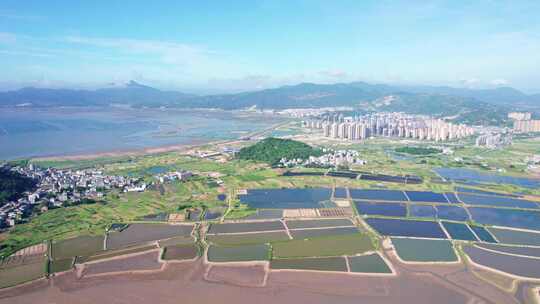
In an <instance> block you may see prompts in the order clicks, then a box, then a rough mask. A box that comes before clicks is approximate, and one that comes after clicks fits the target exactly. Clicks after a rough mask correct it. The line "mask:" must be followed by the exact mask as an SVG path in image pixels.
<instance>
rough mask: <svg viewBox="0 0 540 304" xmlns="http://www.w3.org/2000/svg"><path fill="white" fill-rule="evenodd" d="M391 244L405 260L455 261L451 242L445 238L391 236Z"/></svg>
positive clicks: (455, 257)
mask: <svg viewBox="0 0 540 304" xmlns="http://www.w3.org/2000/svg"><path fill="white" fill-rule="evenodd" d="M392 244H394V248H395V249H396V253H397V255H398V256H399V257H400V258H401V259H402V260H404V261H406V262H454V261H457V256H456V253H455V251H454V248H453V246H452V243H451V242H450V241H447V240H422V239H408V238H392ZM420 248H421V250H419V249H420Z"/></svg>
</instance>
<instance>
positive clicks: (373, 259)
mask: <svg viewBox="0 0 540 304" xmlns="http://www.w3.org/2000/svg"><path fill="white" fill-rule="evenodd" d="M347 259H348V260H349V267H350V269H351V272H357V273H392V270H390V267H388V265H387V264H386V262H385V261H384V260H383V259H382V258H381V256H380V255H379V254H378V253H372V254H367V255H360V256H351V257H347Z"/></svg>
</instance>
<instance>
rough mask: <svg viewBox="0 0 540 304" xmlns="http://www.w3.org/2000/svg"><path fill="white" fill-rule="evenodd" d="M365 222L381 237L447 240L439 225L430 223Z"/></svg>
mask: <svg viewBox="0 0 540 304" xmlns="http://www.w3.org/2000/svg"><path fill="white" fill-rule="evenodd" d="M366 222H367V223H368V224H369V225H370V226H371V227H373V229H375V230H377V232H378V233H379V234H381V235H388V236H410V237H419V238H436V239H446V238H447V237H446V234H445V233H444V231H443V230H442V229H441V226H439V223H437V222H432V221H417V220H400V219H382V218H368V219H366Z"/></svg>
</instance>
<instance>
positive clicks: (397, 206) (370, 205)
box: [354, 202, 407, 217]
mask: <svg viewBox="0 0 540 304" xmlns="http://www.w3.org/2000/svg"><path fill="white" fill-rule="evenodd" d="M354 204H355V206H356V210H358V213H360V214H367V215H383V216H399V217H406V216H407V205H406V204H404V203H380V202H354Z"/></svg>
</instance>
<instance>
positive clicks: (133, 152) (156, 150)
mask: <svg viewBox="0 0 540 304" xmlns="http://www.w3.org/2000/svg"><path fill="white" fill-rule="evenodd" d="M290 122H291V120H287V121H285V122H280V123H277V124H274V125H272V126H270V127H268V128H265V129H263V130H259V131H254V132H251V133H248V134H245V135H243V136H239V137H238V138H234V139H223V140H214V141H199V142H194V143H191V144H173V145H163V146H154V147H146V148H140V149H126V150H112V151H102V152H93V153H92V152H91V153H79V154H59V155H51V156H37V157H30V158H28V159H30V160H33V161H70V160H71V161H77V160H90V159H97V158H107V157H111V158H114V157H124V156H142V155H152V154H161V153H168V152H185V151H188V150H191V149H195V148H199V147H203V146H206V145H225V144H238V143H241V142H248V141H249V140H251V138H252V137H258V136H262V135H264V134H265V133H268V132H271V131H273V130H275V129H277V128H279V127H281V126H284V125H287V124H289V123H290ZM242 137H247V138H250V139H249V140H242V139H241V138H242Z"/></svg>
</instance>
